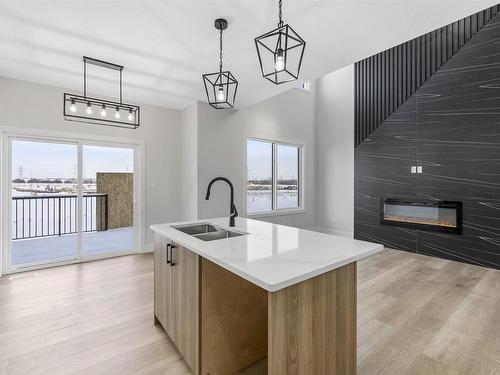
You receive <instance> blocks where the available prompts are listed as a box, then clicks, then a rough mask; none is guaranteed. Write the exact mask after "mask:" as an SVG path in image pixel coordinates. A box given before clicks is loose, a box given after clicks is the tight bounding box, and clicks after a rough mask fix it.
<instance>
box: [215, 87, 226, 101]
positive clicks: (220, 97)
mask: <svg viewBox="0 0 500 375" xmlns="http://www.w3.org/2000/svg"><path fill="white" fill-rule="evenodd" d="M225 100H226V94H224V87H223V86H222V85H220V86H219V90H218V91H217V101H218V102H223V101H225Z"/></svg>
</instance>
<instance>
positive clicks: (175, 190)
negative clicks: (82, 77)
mask: <svg viewBox="0 0 500 375" xmlns="http://www.w3.org/2000/svg"><path fill="white" fill-rule="evenodd" d="M64 91H65V90H64V89H61V88H57V87H52V86H46V85H41V84H35V83H31V82H25V81H19V80H13V79H7V78H2V77H0V114H1V116H0V126H1V127H15V128H18V129H41V130H44V131H48V132H51V133H56V132H65V133H70V134H75V136H79V135H91V136H92V137H93V138H95V140H101V139H103V138H104V137H112V138H133V139H137V140H142V141H144V142H145V162H144V164H145V171H143V173H144V174H145V207H144V213H145V217H144V218H143V219H144V220H143V223H142V226H143V228H142V229H143V233H145V234H146V235H145V237H146V238H145V242H146V248H150V247H151V245H152V234H151V232H150V231H149V226H150V225H151V224H154V223H162V222H168V221H177V220H179V219H180V217H181V209H182V207H181V202H180V199H179V196H180V189H181V186H180V184H179V183H178V181H179V180H180V175H181V163H180V156H179V155H180V147H181V146H180V143H179V139H180V137H181V131H180V112H179V111H175V110H170V109H165V108H160V107H155V106H150V105H141V126H140V127H139V128H138V129H137V130H130V129H120V128H112V127H107V126H100V125H92V124H83V123H77V122H70V121H65V120H64V119H63V116H62V98H63V93H64Z"/></svg>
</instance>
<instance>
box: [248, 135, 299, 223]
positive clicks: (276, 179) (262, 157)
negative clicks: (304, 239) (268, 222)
mask: <svg viewBox="0 0 500 375" xmlns="http://www.w3.org/2000/svg"><path fill="white" fill-rule="evenodd" d="M300 165H301V146H298V145H292V144H286V143H280V142H272V141H263V140H256V139H249V140H248V141H247V214H256V213H268V212H273V211H280V210H290V209H299V208H301V205H302V202H301V196H300V195H301V194H300V192H301V186H300V184H299V182H300V169H301V168H300Z"/></svg>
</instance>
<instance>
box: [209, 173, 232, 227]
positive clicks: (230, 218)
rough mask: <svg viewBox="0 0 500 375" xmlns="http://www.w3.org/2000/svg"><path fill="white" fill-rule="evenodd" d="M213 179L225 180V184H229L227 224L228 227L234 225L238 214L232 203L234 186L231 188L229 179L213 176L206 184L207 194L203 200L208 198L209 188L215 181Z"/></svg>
mask: <svg viewBox="0 0 500 375" xmlns="http://www.w3.org/2000/svg"><path fill="white" fill-rule="evenodd" d="M215 181H225V182H227V184H228V185H229V187H230V189H231V203H230V204H231V206H230V207H231V208H230V211H229V226H230V227H234V218H235V217H236V216H238V211H237V210H236V206H235V205H234V188H233V184H232V183H231V181H229V180H228V179H227V178H225V177H215V178H214V179H213V180H212V181H210V183H209V184H208V187H207V194H206V195H205V200H207V201H208V199H209V198H210V189H211V188H212V184H213V183H214V182H215Z"/></svg>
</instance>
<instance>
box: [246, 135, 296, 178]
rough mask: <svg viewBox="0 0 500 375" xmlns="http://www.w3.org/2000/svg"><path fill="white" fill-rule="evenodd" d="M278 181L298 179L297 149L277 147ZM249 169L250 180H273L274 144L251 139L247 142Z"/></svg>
mask: <svg viewBox="0 0 500 375" xmlns="http://www.w3.org/2000/svg"><path fill="white" fill-rule="evenodd" d="M276 151H277V164H278V171H277V177H278V179H296V178H297V170H298V159H297V158H298V155H297V147H294V146H286V145H277V150H276ZM247 168H248V177H249V178H250V179H257V180H261V179H271V173H272V143H270V142H263V141H256V140H252V139H249V140H248V141H247Z"/></svg>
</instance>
